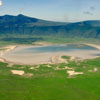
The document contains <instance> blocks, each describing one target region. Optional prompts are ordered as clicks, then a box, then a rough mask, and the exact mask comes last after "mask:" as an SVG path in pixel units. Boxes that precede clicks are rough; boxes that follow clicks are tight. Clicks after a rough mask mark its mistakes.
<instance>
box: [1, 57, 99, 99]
mask: <svg viewBox="0 0 100 100" xmlns="http://www.w3.org/2000/svg"><path fill="white" fill-rule="evenodd" d="M64 58H65V59H67V61H68V63H61V64H50V65H48V64H41V65H31V66H28V65H26V66H25V65H12V66H10V67H9V64H7V63H0V100H99V99H100V58H96V59H91V60H84V61H80V60H77V61H76V60H74V61H70V60H69V57H64ZM37 66H38V67H37ZM65 67H69V68H73V70H75V71H77V72H83V73H84V74H82V75H75V76H73V77H71V78H69V77H68V76H69V75H68V73H67V71H68V69H64V68H65ZM95 67H96V68H97V69H98V70H97V71H96V72H94V71H93V69H94V68H95ZM32 68H33V69H32ZM57 68H59V69H57ZM11 70H23V71H24V72H25V74H26V75H22V76H20V75H14V74H12V73H11ZM90 70H91V71H90ZM28 73H31V74H33V76H31V77H28V76H27V74H28Z"/></svg>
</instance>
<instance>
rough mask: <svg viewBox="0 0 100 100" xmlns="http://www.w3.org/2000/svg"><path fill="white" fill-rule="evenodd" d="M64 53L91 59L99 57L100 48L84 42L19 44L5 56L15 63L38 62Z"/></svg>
mask: <svg viewBox="0 0 100 100" xmlns="http://www.w3.org/2000/svg"><path fill="white" fill-rule="evenodd" d="M63 55H68V56H75V57H79V58H81V59H89V58H95V57H98V56H99V55H100V50H98V49H97V48H94V47H91V46H87V45H83V44H67V45H49V46H19V47H17V48H16V49H15V50H13V51H10V52H7V53H5V54H4V55H3V58H5V59H6V60H7V61H9V62H14V63H22V64H38V63H45V62H48V61H49V60H50V58H51V57H52V56H63Z"/></svg>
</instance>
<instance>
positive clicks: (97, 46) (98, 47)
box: [84, 43, 100, 50]
mask: <svg viewBox="0 0 100 100" xmlns="http://www.w3.org/2000/svg"><path fill="white" fill-rule="evenodd" d="M84 44H85V45H88V46H91V47H95V48H97V49H99V50H100V46H99V45H96V44H89V43H84Z"/></svg>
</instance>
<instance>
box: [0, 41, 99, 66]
mask: <svg viewBox="0 0 100 100" xmlns="http://www.w3.org/2000/svg"><path fill="white" fill-rule="evenodd" d="M81 44H84V45H88V46H91V47H95V48H97V49H99V50H100V46H99V45H96V44H89V43H81ZM49 45H58V44H52V43H51V44H48V45H47V44H43V45H38V44H36V45H8V46H6V47H3V48H1V49H4V50H1V51H0V62H5V63H8V64H19V65H36V64H35V63H30V64H24V63H20V62H10V61H7V60H6V59H5V58H3V57H2V56H3V55H4V54H5V53H7V52H10V51H13V50H15V49H16V48H17V47H19V46H32V47H37V46H49ZM60 45H67V43H66V44H60ZM58 56H59V55H58ZM62 56H63V55H62ZM62 56H60V57H58V58H59V59H62ZM66 56H67V55H66ZM68 56H69V55H68ZM71 57H74V56H71ZM98 57H100V56H98ZM98 57H96V58H98ZM52 58H53V60H55V59H57V57H56V56H52V57H51V58H50V59H52ZM54 58H55V59H54ZM89 59H93V58H89ZM62 61H63V59H62ZM37 64H53V63H52V61H48V62H47V61H46V62H45V63H42V62H41V63H37Z"/></svg>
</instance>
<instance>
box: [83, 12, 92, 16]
mask: <svg viewBox="0 0 100 100" xmlns="http://www.w3.org/2000/svg"><path fill="white" fill-rule="evenodd" d="M83 13H84V14H87V15H94V14H93V13H91V12H89V11H85V12H83Z"/></svg>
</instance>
